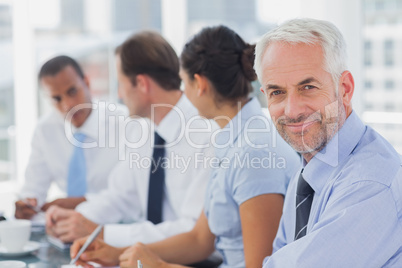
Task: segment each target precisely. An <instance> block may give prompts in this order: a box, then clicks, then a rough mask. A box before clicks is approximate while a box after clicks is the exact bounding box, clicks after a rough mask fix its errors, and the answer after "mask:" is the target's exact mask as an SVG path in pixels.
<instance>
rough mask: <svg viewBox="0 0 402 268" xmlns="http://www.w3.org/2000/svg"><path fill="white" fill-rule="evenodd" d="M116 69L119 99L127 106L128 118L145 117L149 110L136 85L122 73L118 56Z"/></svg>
mask: <svg viewBox="0 0 402 268" xmlns="http://www.w3.org/2000/svg"><path fill="white" fill-rule="evenodd" d="M116 69H117V80H118V82H119V90H118V92H119V98H120V99H122V100H123V102H124V104H125V105H126V106H127V108H128V110H129V112H130V116H140V117H147V115H148V113H149V112H148V111H149V110H150V109H149V108H147V104H146V101H145V99H144V96H143V94H142V92H141V90H140V89H139V88H138V84H137V85H136V86H134V85H133V83H132V82H131V80H130V78H129V77H128V76H126V75H125V74H124V73H123V70H122V68H121V60H120V56H119V55H117V56H116Z"/></svg>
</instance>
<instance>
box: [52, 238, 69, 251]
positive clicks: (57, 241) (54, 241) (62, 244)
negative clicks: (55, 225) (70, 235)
mask: <svg viewBox="0 0 402 268" xmlns="http://www.w3.org/2000/svg"><path fill="white" fill-rule="evenodd" d="M47 241H49V243H50V244H52V245H53V246H55V247H56V248H58V249H61V250H66V249H69V248H70V246H71V244H72V243H66V242H63V241H61V240H60V239H58V238H57V237H54V236H51V235H47Z"/></svg>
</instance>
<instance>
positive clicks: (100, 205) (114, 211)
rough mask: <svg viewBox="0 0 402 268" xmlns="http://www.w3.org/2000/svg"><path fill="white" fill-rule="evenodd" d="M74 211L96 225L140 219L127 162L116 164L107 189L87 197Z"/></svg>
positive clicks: (137, 201)
mask: <svg viewBox="0 0 402 268" xmlns="http://www.w3.org/2000/svg"><path fill="white" fill-rule="evenodd" d="M86 197H87V201H86V202H83V203H81V204H79V205H78V206H77V207H76V211H78V212H80V213H81V214H82V215H83V216H84V217H86V218H87V219H89V220H91V221H93V222H96V223H98V224H107V223H119V222H132V221H136V220H139V219H140V218H141V208H140V207H139V206H140V202H139V199H138V194H137V187H136V185H135V181H134V179H133V175H132V174H131V172H130V169H129V168H128V166H127V162H126V161H123V162H120V163H118V164H117V165H116V166H115V167H114V168H113V170H112V171H111V173H110V176H109V180H108V188H107V189H106V190H103V191H101V192H100V193H98V194H92V195H87V196H86Z"/></svg>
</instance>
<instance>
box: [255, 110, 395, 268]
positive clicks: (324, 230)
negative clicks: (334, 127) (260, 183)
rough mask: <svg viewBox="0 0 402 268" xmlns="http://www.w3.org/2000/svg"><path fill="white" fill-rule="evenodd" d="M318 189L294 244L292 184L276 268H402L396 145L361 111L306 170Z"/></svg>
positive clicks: (269, 263) (271, 260)
mask: <svg viewBox="0 0 402 268" xmlns="http://www.w3.org/2000/svg"><path fill="white" fill-rule="evenodd" d="M303 177H304V178H305V180H306V181H307V182H308V183H309V184H310V186H311V187H312V188H313V189H314V191H315V196H314V199H313V203H312V206H311V212H310V218H309V222H308V225H307V235H306V236H304V237H302V238H300V239H298V240H297V241H293V238H294V232H295V192H296V184H297V180H296V179H294V180H292V182H291V183H290V185H289V189H288V192H287V196H286V200H285V205H284V212H283V216H282V219H281V224H280V227H279V231H278V234H277V236H276V238H275V241H274V254H273V255H272V256H271V257H268V258H266V260H265V264H264V266H263V267H264V268H271V267H280V268H282V267H297V268H304V267H305V268H314V267H326V268H331V267H353V268H359V267H362V268H370V267H373V268H378V267H402V168H401V159H400V156H399V155H398V153H397V152H396V151H395V150H394V149H393V148H392V146H391V145H390V144H389V143H388V142H387V141H386V140H385V139H384V138H383V137H381V136H380V135H379V134H378V133H377V132H375V131H374V130H373V129H371V128H370V127H367V126H365V125H364V124H363V123H362V122H361V120H360V119H359V118H358V116H357V115H356V114H355V112H352V114H351V115H350V116H349V117H348V119H347V120H346V122H345V124H344V125H343V127H342V128H341V129H340V131H339V132H338V133H337V135H335V136H334V138H333V139H332V140H331V141H330V142H329V143H328V145H327V146H326V148H324V150H322V151H321V152H320V153H318V154H317V155H316V156H315V157H314V158H313V159H311V161H310V162H309V163H308V164H307V165H306V166H305V167H304V171H303Z"/></svg>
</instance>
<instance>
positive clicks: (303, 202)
mask: <svg viewBox="0 0 402 268" xmlns="http://www.w3.org/2000/svg"><path fill="white" fill-rule="evenodd" d="M313 198H314V190H313V188H311V186H310V185H309V184H308V183H307V182H306V181H305V180H304V178H303V170H302V171H301V173H300V176H299V181H298V183H297V190H296V229H295V240H297V239H299V238H301V237H303V236H305V235H306V233H307V222H308V218H309V217H310V210H311V204H312V203H313Z"/></svg>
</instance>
